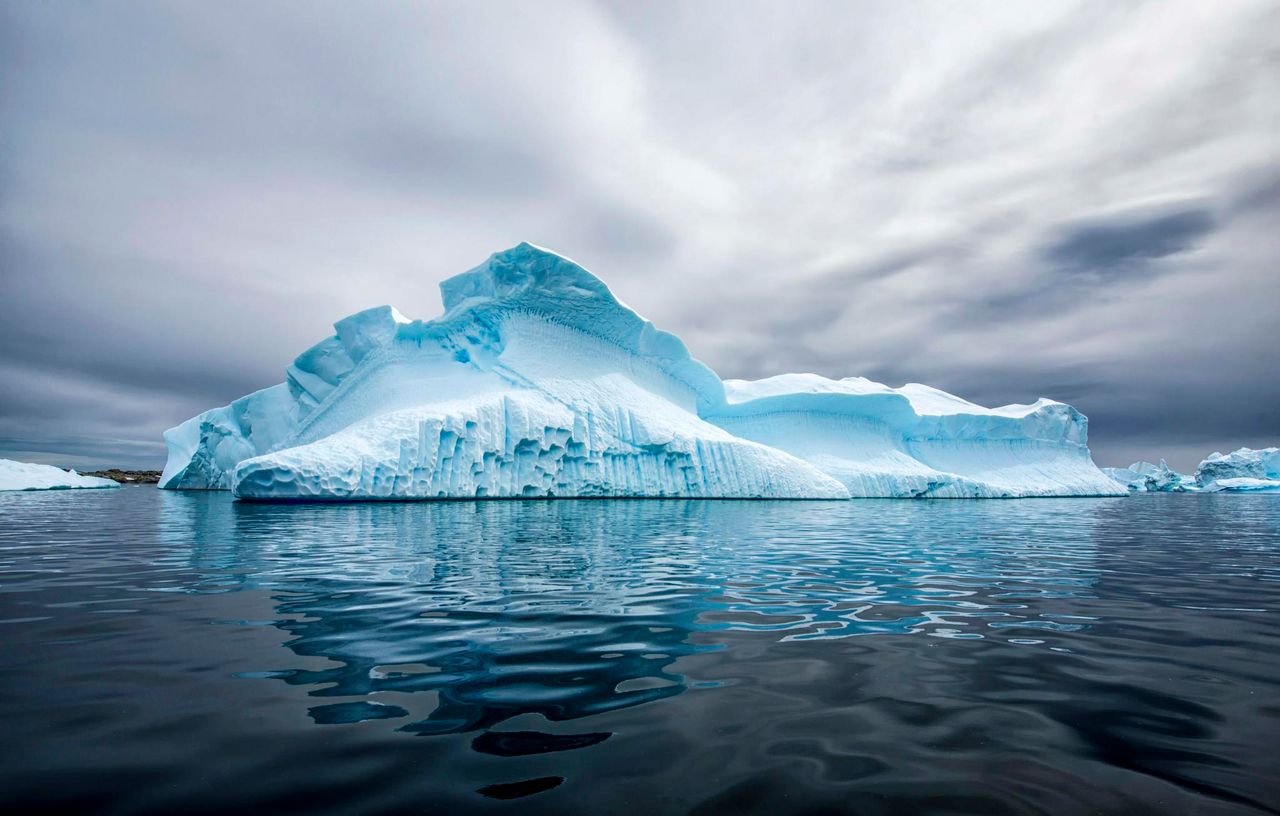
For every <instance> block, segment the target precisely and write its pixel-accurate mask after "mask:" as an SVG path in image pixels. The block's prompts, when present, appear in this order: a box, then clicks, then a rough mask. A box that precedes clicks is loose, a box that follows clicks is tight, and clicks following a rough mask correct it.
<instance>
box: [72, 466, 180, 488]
mask: <svg viewBox="0 0 1280 816" xmlns="http://www.w3.org/2000/svg"><path fill="white" fill-rule="evenodd" d="M80 475H81V476H98V477H100V478H103V479H111V480H112V481H116V482H119V483H120V484H158V483H159V482H160V471H158V470H120V469H118V468H111V469H110V470H92V471H89V472H88V473H81V474H80Z"/></svg>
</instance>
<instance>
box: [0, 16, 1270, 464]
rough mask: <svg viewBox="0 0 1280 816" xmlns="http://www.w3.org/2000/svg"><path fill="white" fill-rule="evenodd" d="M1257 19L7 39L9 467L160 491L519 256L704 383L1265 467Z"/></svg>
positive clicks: (1263, 177) (618, 19)
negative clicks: (253, 395)
mask: <svg viewBox="0 0 1280 816" xmlns="http://www.w3.org/2000/svg"><path fill="white" fill-rule="evenodd" d="M1278 33H1280V3H1276V2H1274V0H1272V1H1271V2H1247V1H1246V0H1219V2H1214V3H1205V2H1199V1H1198V0H1197V1H1195V2H1152V3H1140V2H1110V1H1108V2H1102V3H1088V2H1086V3H1071V2H1042V3H1008V2H992V3H981V2H965V3H951V2H937V3H930V2H898V1H897V0H895V1H894V2H869V1H866V0H864V1H862V2H853V3H851V2H845V1H844V0H842V1H841V2H834V3H823V2H806V1H804V0H800V1H798V2H797V1H793V2H788V3H777V2H743V0H734V2H719V1H716V0H710V1H707V2H698V3H675V2H660V3H652V4H650V3H644V4H640V3H629V2H618V3H588V2H580V3H560V2H544V0H540V1H539V2H537V3H529V2H510V3H506V2H480V3H471V2H466V3H463V2H457V3H453V2H438V3H427V2H415V3H401V2H374V3H361V4H351V3H330V2H305V3H304V2H283V1H282V2H273V3H265V4H264V3H256V2H254V3H250V2H220V3H195V2H177V3H161V2H151V3H127V2H111V3H107V2H93V1H88V2H80V3H52V2H51V3H37V2H14V3H3V4H0V384H2V387H0V457H7V458H15V459H22V460H26V461H36V462H47V463H52V464H59V465H63V466H76V467H80V468H92V467H98V466H106V465H114V466H121V467H147V468H159V467H160V466H161V465H162V464H163V462H164V445H163V442H162V440H161V434H162V432H163V431H164V429H166V428H168V427H170V426H173V425H176V424H177V423H179V422H180V421H182V420H184V419H186V418H188V417H190V416H193V415H194V414H196V413H199V412H200V411H203V410H205V409H208V408H211V407H214V406H218V405H223V404H225V403H227V402H229V401H230V400H232V399H234V398H236V397H239V396H241V395H243V394H246V393H248V392H250V391H253V390H256V389H259V388H263V387H266V386H269V385H273V384H275V383H278V382H281V381H282V380H283V371H284V368H285V366H286V365H288V364H289V362H291V361H292V359H293V357H294V356H296V355H297V354H299V353H300V352H302V351H303V350H304V349H306V348H307V347H308V346H310V345H311V344H313V343H315V342H317V341H319V340H321V339H323V338H324V337H325V336H327V335H328V334H331V333H332V329H331V326H332V324H333V322H334V321H336V320H338V319H340V318H341V317H343V316H345V315H347V314H350V313H352V312H355V311H358V310H360V309H363V308H367V307H370V306H375V305H379V304H383V303H391V304H394V305H395V306H396V307H397V308H398V309H400V311H402V312H404V313H405V314H407V315H410V316H412V317H419V318H430V317H433V316H435V315H437V314H438V313H439V311H440V300H439V294H438V291H437V285H438V284H439V282H440V281H441V280H443V279H445V278H447V277H449V276H451V275H453V274H456V273H459V272H462V271H465V270H467V269H470V268H471V267H473V266H475V265H477V264H479V263H481V262H483V261H484V259H485V258H486V257H487V256H488V255H489V254H490V253H492V252H494V251H497V250H500V249H503V248H506V247H509V246H512V245H514V244H517V243H519V242H521V241H529V242H532V243H535V244H538V245H541V246H545V247H548V248H551V249H554V250H556V251H558V252H560V253H562V254H564V255H566V256H568V257H570V258H573V259H574V260H576V261H578V262H579V263H581V264H583V265H584V266H586V267H587V268H588V269H590V270H592V271H593V272H595V273H596V274H597V275H599V276H600V277H601V278H603V279H604V280H605V281H606V282H607V283H608V284H609V285H610V287H611V288H612V289H613V290H614V292H616V293H617V294H618V296H619V297H620V298H622V299H623V300H624V301H625V302H627V303H628V304H630V305H631V306H632V307H634V308H635V309H636V310H637V311H639V312H640V313H641V314H643V315H645V316H646V317H648V318H649V319H651V320H653V321H654V322H655V323H656V324H657V325H658V326H659V327H660V328H663V329H666V330H668V331H672V332H675V333H676V334H678V335H679V336H681V337H682V338H683V339H684V340H685V342H686V343H687V344H688V345H689V347H690V349H691V350H692V351H693V353H694V354H695V355H696V356H698V357H699V358H700V359H702V360H703V361H704V362H706V363H707V364H709V365H710V366H711V367H712V368H714V369H715V370H716V371H717V372H718V373H719V374H720V375H721V376H722V377H726V378H727V377H740V378H756V377H762V376H768V375H770V374H776V373H782V372H786V371H814V372H818V373H821V374H825V375H827V376H832V377H842V376H852V375H861V376H866V377H870V378H872V379H875V380H878V381H881V382H886V383H888V384H890V385H895V386H896V385H901V384H903V383H905V382H923V383H927V384H929V385H933V386H936V387H939V388H943V389H945V390H948V391H951V392H953V393H956V394H958V395H960V396H962V397H965V398H967V399H970V400H973V401H975V402H979V403H982V404H987V405H1000V404H1005V403H1010V402H1031V401H1034V400H1035V399H1036V398H1037V397H1040V396H1047V397H1050V398H1053V399H1058V400H1062V401H1064V402H1069V403H1071V404H1073V405H1075V406H1076V407H1077V408H1079V409H1080V410H1081V411H1083V412H1084V413H1085V414H1086V415H1087V416H1088V417H1089V435H1090V447H1091V449H1092V451H1093V454H1094V459H1095V461H1097V462H1098V463H1099V464H1100V465H1122V464H1128V463H1129V462H1131V461H1134V460H1138V459H1147V460H1158V459H1159V458H1161V457H1165V458H1167V459H1168V460H1169V462H1170V464H1171V465H1173V466H1174V467H1177V468H1180V469H1183V470H1190V469H1193V468H1194V467H1195V464H1196V463H1197V462H1198V461H1199V460H1200V459H1201V458H1203V457H1204V456H1205V455H1206V454H1208V453H1210V452H1212V451H1214V450H1224V451H1225V450H1232V449H1235V448H1238V447H1240V446H1244V445H1248V446H1250V447H1264V446H1268V445H1276V444H1280V345H1278V344H1277V342H1276V341H1277V337H1278V336H1280V331H1278V330H1280V269H1278V268H1277V267H1278V263H1280V229H1277V228H1278V227H1280V37H1278V36H1277V34H1278Z"/></svg>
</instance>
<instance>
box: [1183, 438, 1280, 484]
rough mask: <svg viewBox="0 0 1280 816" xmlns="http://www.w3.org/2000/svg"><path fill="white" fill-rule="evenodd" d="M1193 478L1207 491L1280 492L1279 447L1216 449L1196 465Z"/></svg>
mask: <svg viewBox="0 0 1280 816" xmlns="http://www.w3.org/2000/svg"><path fill="white" fill-rule="evenodd" d="M1196 482H1197V483H1199V485H1200V488H1201V489H1202V490H1204V491H1205V492H1207V493H1220V492H1232V493H1237V492H1240V493H1243V492H1249V493H1256V492H1263V491H1265V492H1272V491H1275V492H1280V448H1262V449H1260V450H1253V449H1252V448H1240V449H1239V450H1236V451H1232V452H1231V453H1219V452H1217V451H1215V452H1213V453H1211V454H1209V456H1208V457H1206V458H1205V459H1204V461H1202V462H1201V463H1200V465H1199V467H1197V468H1196Z"/></svg>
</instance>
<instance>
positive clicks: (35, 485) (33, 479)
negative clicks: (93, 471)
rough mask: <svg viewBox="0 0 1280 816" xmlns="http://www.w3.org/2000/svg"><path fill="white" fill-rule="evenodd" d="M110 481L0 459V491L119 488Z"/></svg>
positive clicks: (45, 466)
mask: <svg viewBox="0 0 1280 816" xmlns="http://www.w3.org/2000/svg"><path fill="white" fill-rule="evenodd" d="M119 486H120V485H119V484H118V483H117V482H113V481H111V480H110V479H100V478H98V477H97V476H81V475H80V474H79V473H76V472H75V471H74V470H63V469H62V468H56V467H53V466H52V465H34V464H31V463H29V462H15V461H13V460H12V459H0V490H72V489H80V488H109V487H119Z"/></svg>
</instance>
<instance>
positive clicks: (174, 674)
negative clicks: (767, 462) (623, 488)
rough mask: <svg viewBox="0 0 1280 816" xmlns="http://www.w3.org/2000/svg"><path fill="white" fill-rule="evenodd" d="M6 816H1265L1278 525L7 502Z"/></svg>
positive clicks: (1172, 507)
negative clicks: (82, 815)
mask: <svg viewBox="0 0 1280 816" xmlns="http://www.w3.org/2000/svg"><path fill="white" fill-rule="evenodd" d="M0 638H2V640H0V646H2V647H3V648H2V651H0V756H2V757H3V761H2V762H0V805H2V806H4V808H5V812H6V813H14V814H18V813H23V814H25V813H33V812H41V811H51V810H54V809H62V810H66V809H72V810H80V811H86V812H88V811H93V812H110V813H121V814H123V813H164V814H173V813H197V812H210V813H212V812H233V811H239V812H246V811H257V810H267V809H272V810H276V811H281V812H298V813H343V814H347V813H355V814H362V813H401V812H403V813H468V812H477V811H490V810H493V811H508V812H521V813H524V812H553V813H583V814H598V813H626V814H660V813H684V812H690V811H693V812H707V813H713V812H719V813H748V812H749V813H769V814H780V813H820V812H852V813H860V814H915V813H948V814H951V813H973V814H1006V813H1049V814H1074V813H1125V814H1130V813H1153V814H1155V813H1158V814H1209V813H1277V812H1278V811H1280V778H1278V775H1280V681H1278V679H1277V678H1278V677H1280V497H1275V496H1252V497H1251V496H1138V497H1134V498H1131V499H1106V500H1091V499H1077V500H1027V501H987V502H982V501H950V502H948V501H932V502H930V501H862V502H841V503H786V502H684V501H650V502H645V501H639V502H637V501H630V502H628V501H559V502H482V503H439V504H434V503H428V504H353V505H292V506H273V505H254V504H241V503H233V502H232V501H231V500H230V499H229V497H228V496H226V495H225V494H216V493H214V494H203V493H167V492H162V491H157V490H155V489H152V488H146V487H133V488H126V489H122V490H118V491H91V492H60V493H43V494H13V493H9V494H3V493H0Z"/></svg>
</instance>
